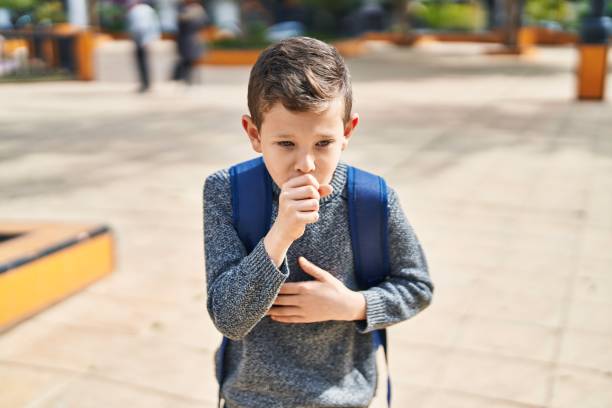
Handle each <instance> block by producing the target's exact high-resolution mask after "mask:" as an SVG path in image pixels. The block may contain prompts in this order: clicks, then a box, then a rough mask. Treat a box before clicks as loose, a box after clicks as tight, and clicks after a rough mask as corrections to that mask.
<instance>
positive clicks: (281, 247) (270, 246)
mask: <svg viewBox="0 0 612 408" xmlns="http://www.w3.org/2000/svg"><path fill="white" fill-rule="evenodd" d="M291 244H292V242H287V240H285V239H284V237H283V235H282V234H280V233H279V232H278V230H277V229H275V228H274V226H272V228H271V229H270V231H268V233H267V234H266V236H265V237H264V248H265V250H266V252H267V253H268V256H269V257H270V259H271V260H272V263H273V264H274V266H275V267H277V268H279V267H280V266H281V264H282V263H283V259H284V258H285V256H286V255H287V250H288V249H289V247H290V246H291Z"/></svg>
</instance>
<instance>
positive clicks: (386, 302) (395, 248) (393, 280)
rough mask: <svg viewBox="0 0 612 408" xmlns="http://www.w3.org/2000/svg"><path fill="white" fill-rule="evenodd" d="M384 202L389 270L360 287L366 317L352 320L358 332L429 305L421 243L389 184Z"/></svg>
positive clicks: (403, 317) (430, 290)
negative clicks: (373, 283)
mask: <svg viewBox="0 0 612 408" xmlns="http://www.w3.org/2000/svg"><path fill="white" fill-rule="evenodd" d="M387 205H388V208H389V224H388V225H389V228H388V230H389V257H390V259H389V264H390V268H391V271H390V274H389V276H388V277H387V278H386V279H385V280H384V281H383V282H382V283H380V284H378V285H376V286H374V287H371V288H369V289H366V290H363V291H361V293H362V294H363V295H364V297H365V299H366V320H359V321H356V322H355V323H356V325H357V330H358V331H359V332H361V333H368V332H371V331H373V330H378V329H383V328H385V327H388V326H391V325H393V324H396V323H399V322H401V321H404V320H407V319H409V318H411V317H412V316H414V315H416V314H417V313H419V312H420V311H422V310H423V309H425V308H426V307H427V306H429V304H430V303H431V299H432V295H433V291H434V286H433V283H432V281H431V279H430V277H429V272H428V267H427V260H426V259H425V254H424V253H423V249H422V248H421V244H420V243H419V241H418V239H417V237H416V235H415V233H414V231H413V229H412V227H411V226H410V224H409V223H408V220H407V219H406V216H405V215H404V211H403V210H402V207H401V204H400V202H399V200H398V197H397V193H396V192H395V190H393V189H392V188H391V187H388V202H387Z"/></svg>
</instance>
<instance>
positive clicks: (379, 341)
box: [347, 166, 391, 407]
mask: <svg viewBox="0 0 612 408" xmlns="http://www.w3.org/2000/svg"><path fill="white" fill-rule="evenodd" d="M347 188H348V211H349V226H350V231H351V245H352V248H353V259H354V263H355V277H356V279H357V284H358V285H359V287H360V288H361V289H367V288H371V287H372V286H375V285H378V284H379V283H381V282H382V281H384V280H385V278H386V277H387V275H388V274H389V271H390V267H389V238H388V237H389V235H388V219H389V210H388V208H387V183H386V182H385V180H384V179H383V178H382V177H379V176H376V175H374V174H372V173H368V172H366V171H363V170H360V169H358V168H356V167H352V166H349V167H348V180H347ZM373 342H374V348H375V349H376V350H378V347H380V346H382V347H383V350H384V352H385V362H386V363H387V405H388V406H389V407H390V406H391V375H390V373H389V369H388V368H389V359H388V351H387V330H386V329H380V330H376V331H375V332H374V334H373Z"/></svg>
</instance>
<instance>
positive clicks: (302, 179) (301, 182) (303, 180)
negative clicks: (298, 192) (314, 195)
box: [282, 174, 319, 190]
mask: <svg viewBox="0 0 612 408" xmlns="http://www.w3.org/2000/svg"><path fill="white" fill-rule="evenodd" d="M309 184H310V185H312V186H314V188H315V189H317V190H318V189H319V181H318V180H317V179H316V178H315V176H313V175H312V174H303V175H301V176H298V177H294V178H291V179H289V180H287V181H286V182H285V184H283V186H282V190H284V189H287V188H292V187H300V186H305V185H309Z"/></svg>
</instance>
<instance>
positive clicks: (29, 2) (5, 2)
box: [0, 0, 40, 13]
mask: <svg viewBox="0 0 612 408" xmlns="http://www.w3.org/2000/svg"><path fill="white" fill-rule="evenodd" d="M38 4H40V0H0V8H6V9H9V10H12V11H14V12H16V13H26V12H29V11H32V10H34V9H35V8H36V6H37V5H38Z"/></svg>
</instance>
